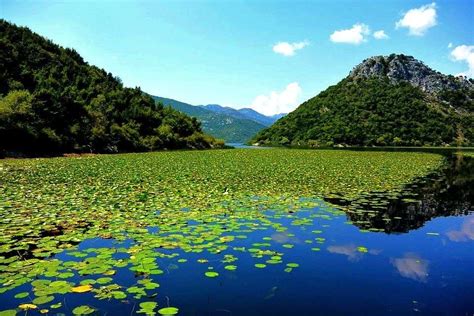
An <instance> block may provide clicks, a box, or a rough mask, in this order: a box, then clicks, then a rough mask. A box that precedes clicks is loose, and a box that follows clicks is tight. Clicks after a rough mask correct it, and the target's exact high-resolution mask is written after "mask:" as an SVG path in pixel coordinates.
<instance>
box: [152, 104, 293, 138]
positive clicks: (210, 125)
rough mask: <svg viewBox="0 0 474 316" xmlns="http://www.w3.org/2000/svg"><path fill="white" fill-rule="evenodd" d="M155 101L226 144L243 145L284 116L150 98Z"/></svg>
mask: <svg viewBox="0 0 474 316" xmlns="http://www.w3.org/2000/svg"><path fill="white" fill-rule="evenodd" d="M152 97H153V99H155V101H158V102H161V103H163V105H169V106H171V107H173V108H174V109H176V110H178V111H181V112H183V113H186V114H187V115H189V116H192V117H195V118H197V119H198V120H199V121H201V123H202V128H203V131H204V132H206V133H208V134H210V135H212V136H214V137H216V138H219V139H224V140H225V141H226V142H228V143H244V142H247V141H248V140H249V139H250V138H252V137H253V136H254V135H255V134H256V133H258V132H259V131H260V130H262V129H264V128H265V127H268V126H270V125H271V124H273V123H274V122H275V121H276V120H278V119H279V118H281V117H283V116H284V115H285V114H277V115H273V116H265V115H263V114H261V113H259V112H257V111H255V110H252V109H250V108H243V109H233V108H230V107H224V106H221V105H218V104H208V105H191V104H188V103H184V102H181V101H177V100H174V99H169V98H163V97H158V96H152Z"/></svg>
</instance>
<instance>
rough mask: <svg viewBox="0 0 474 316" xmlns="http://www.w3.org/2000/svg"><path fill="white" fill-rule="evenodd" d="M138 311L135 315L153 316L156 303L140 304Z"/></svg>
mask: <svg viewBox="0 0 474 316" xmlns="http://www.w3.org/2000/svg"><path fill="white" fill-rule="evenodd" d="M139 306H140V309H139V310H138V311H137V313H141V314H146V315H155V314H156V313H155V312H154V310H155V308H156V307H157V306H158V304H157V303H156V302H142V303H140V304H139Z"/></svg>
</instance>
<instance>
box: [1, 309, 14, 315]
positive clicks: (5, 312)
mask: <svg viewBox="0 0 474 316" xmlns="http://www.w3.org/2000/svg"><path fill="white" fill-rule="evenodd" d="M15 315H16V310H14V309H9V310H5V311H0V316H15Z"/></svg>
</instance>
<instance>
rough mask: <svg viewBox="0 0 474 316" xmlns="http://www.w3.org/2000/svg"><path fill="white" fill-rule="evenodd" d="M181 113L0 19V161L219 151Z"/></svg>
mask: <svg viewBox="0 0 474 316" xmlns="http://www.w3.org/2000/svg"><path fill="white" fill-rule="evenodd" d="M221 145H222V144H221V143H219V142H217V141H216V140H215V139H213V138H212V137H210V136H208V135H205V134H203V133H202V131H201V127H200V123H199V122H198V121H197V120H196V119H194V118H191V117H189V116H187V115H184V114H183V113H181V112H179V111H176V110H173V109H170V108H164V107H163V106H160V105H157V104H155V102H154V101H153V99H152V98H151V97H149V96H147V95H144V94H143V92H142V91H141V90H140V88H135V89H130V88H125V87H123V85H122V83H121V81H120V79H118V78H116V77H114V76H113V75H112V74H111V73H107V72H106V71H105V70H103V69H100V68H98V67H95V66H92V65H89V64H88V63H86V62H85V61H84V60H83V59H82V57H81V56H80V55H79V54H78V53H77V52H76V51H75V50H73V49H69V48H62V47H60V46H58V45H56V44H54V43H53V42H51V41H50V40H48V39H46V38H44V37H41V36H40V35H37V34H35V33H33V32H32V31H30V30H29V29H28V28H25V27H18V26H16V25H13V24H11V23H8V22H6V21H5V20H0V154H2V152H3V154H15V155H44V154H46V155H49V154H59V153H65V152H99V153H100V152H104V153H105V152H106V153H112V152H130V151H149V150H157V149H164V148H166V149H169V148H210V147H214V146H221Z"/></svg>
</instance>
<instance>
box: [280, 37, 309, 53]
mask: <svg viewBox="0 0 474 316" xmlns="http://www.w3.org/2000/svg"><path fill="white" fill-rule="evenodd" d="M308 45H309V42H308V41H303V42H297V43H288V42H278V43H276V44H275V45H273V51H274V52H275V53H277V54H281V55H284V56H293V55H294V54H295V52H296V51H297V50H300V49H303V48H305V47H306V46H308Z"/></svg>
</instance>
